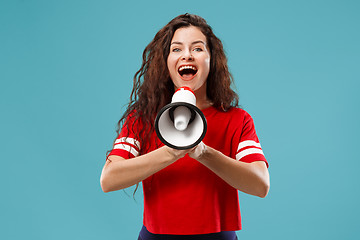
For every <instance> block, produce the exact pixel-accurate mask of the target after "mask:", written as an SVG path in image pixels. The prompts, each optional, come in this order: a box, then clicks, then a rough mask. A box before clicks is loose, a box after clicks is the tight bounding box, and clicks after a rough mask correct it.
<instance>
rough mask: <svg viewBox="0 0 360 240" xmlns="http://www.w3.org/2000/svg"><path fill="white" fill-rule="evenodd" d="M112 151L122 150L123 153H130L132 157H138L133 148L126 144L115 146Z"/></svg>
mask: <svg viewBox="0 0 360 240" xmlns="http://www.w3.org/2000/svg"><path fill="white" fill-rule="evenodd" d="M114 149H122V150H125V151H128V152H130V153H131V154H132V155H134V156H135V157H137V156H139V152H138V151H136V149H135V148H133V147H132V146H130V145H127V144H123V143H119V144H116V145H115V146H114Z"/></svg>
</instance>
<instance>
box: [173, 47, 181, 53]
mask: <svg viewBox="0 0 360 240" xmlns="http://www.w3.org/2000/svg"><path fill="white" fill-rule="evenodd" d="M171 51H172V52H180V51H181V50H180V48H173V49H172V50H171Z"/></svg>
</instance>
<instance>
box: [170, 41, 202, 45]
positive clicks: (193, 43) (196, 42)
mask: <svg viewBox="0 0 360 240" xmlns="http://www.w3.org/2000/svg"><path fill="white" fill-rule="evenodd" d="M198 43H202V44H204V45H205V46H206V43H204V42H203V41H201V40H198V41H195V42H192V43H191V45H195V44H198ZM173 44H179V45H183V43H182V42H172V43H171V44H170V45H173Z"/></svg>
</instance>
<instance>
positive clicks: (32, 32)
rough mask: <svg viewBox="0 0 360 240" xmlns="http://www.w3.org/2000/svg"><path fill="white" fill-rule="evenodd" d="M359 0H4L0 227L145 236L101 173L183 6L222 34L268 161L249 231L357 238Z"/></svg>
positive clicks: (84, 235) (138, 201)
mask: <svg viewBox="0 0 360 240" xmlns="http://www.w3.org/2000/svg"><path fill="white" fill-rule="evenodd" d="M359 11H360V2H359V1H355V0H354V1H350V0H342V1H340V0H339V1H333V0H328V1H326V0H323V1H321V0H304V1H288V0H274V1H266V0H258V1H243V0H239V1H209V0H203V1H193V0H190V1H188V0H184V1H115V0H107V1H96V0H88V1H86V0H71V1H70V0H64V1H54V0H43V1H40V0H0V80H1V85H0V109H1V118H0V121H1V124H0V148H1V151H0V159H1V167H0V169H1V170H0V171H1V174H0V183H1V198H0V202H1V204H0V229H1V230H0V238H1V239H44V240H49V239H53V240H57V239H59V240H63V239H87V240H90V239H107V240H112V239H113V240H115V239H124V240H127V239H129V240H131V239H137V235H138V231H139V230H140V227H141V225H142V211H143V198H142V194H141V190H140V191H138V192H137V193H136V195H135V200H134V199H133V197H132V192H133V188H130V189H128V190H126V191H118V192H113V193H103V192H102V191H101V188H100V184H99V178H100V173H101V169H102V166H103V164H104V162H105V153H106V151H107V150H109V149H110V148H111V146H112V141H113V139H114V138H115V137H116V135H115V127H116V123H117V121H118V119H119V118H120V117H121V115H122V113H123V112H124V110H125V107H124V106H125V105H126V104H127V102H128V99H129V95H130V92H131V89H132V78H133V75H134V73H135V72H136V71H137V70H138V69H139V67H140V64H141V55H142V51H143V50H144V48H145V46H146V45H147V44H148V43H149V42H150V41H151V39H152V38H153V37H154V35H155V33H156V32H157V31H158V30H159V29H160V28H161V27H162V26H164V25H165V24H166V23H167V22H168V21H170V20H171V19H172V18H173V17H175V16H177V15H179V14H182V13H185V12H189V13H194V14H198V15H201V16H203V17H204V18H205V19H206V20H207V21H208V23H209V24H210V25H211V26H212V27H213V29H214V32H215V33H216V34H217V36H218V37H219V38H220V39H221V40H222V41H223V43H224V47H225V50H226V53H227V56H228V60H229V67H230V70H231V72H232V74H233V76H234V79H235V84H236V89H237V92H238V94H239V95H240V103H241V105H242V107H243V108H244V109H245V110H246V111H248V112H249V113H250V114H251V115H252V116H253V118H254V120H255V126H256V130H257V132H258V135H259V138H260V141H261V143H262V147H263V149H264V152H265V155H266V157H267V159H268V161H269V163H270V168H269V171H270V175H271V190H270V193H269V195H268V196H267V197H266V198H265V199H260V198H257V197H253V196H249V195H246V194H243V193H239V194H240V205H241V211H242V217H243V230H241V231H239V232H237V234H238V237H239V239H292V240H303V239H327V240H330V239H355V238H357V237H358V236H359V227H360V221H359V214H360V208H359V202H360V199H359V198H360V187H359V180H360V178H359V168H360V164H359V162H360V159H359V157H358V155H357V150H356V149H357V148H358V147H357V145H358V144H359V134H360V129H359V123H360V110H359V109H360V106H359V103H360V101H359V100H360V98H359V93H358V92H359V87H360V84H359V81H360V78H359V68H360V57H359V56H360V47H359V46H360V44H359V43H360V34H359V32H360V31H359V24H360V17H359V16H360V15H359Z"/></svg>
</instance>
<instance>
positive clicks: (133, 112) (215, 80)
mask: <svg viewBox="0 0 360 240" xmlns="http://www.w3.org/2000/svg"><path fill="white" fill-rule="evenodd" d="M189 26H194V27H197V28H199V29H200V30H201V32H202V33H203V34H204V35H205V36H206V40H207V45H208V46H209V50H210V56H211V57H210V72H209V75H208V78H207V89H206V94H207V97H208V99H209V100H210V101H211V102H212V103H213V106H214V107H215V108H217V109H218V110H220V111H227V110H229V109H230V108H231V107H238V99H239V98H238V95H237V94H236V93H235V92H234V91H233V90H232V89H231V85H232V83H233V78H232V75H231V74H230V72H229V70H228V65H227V58H226V55H225V52H224V49H223V44H222V42H221V41H220V39H218V38H217V37H216V36H215V34H214V33H213V31H212V28H211V27H210V26H209V25H208V24H207V22H206V21H205V19H203V18H202V17H200V16H197V15H193V14H188V13H186V14H183V15H180V16H177V17H175V18H174V19H173V20H171V21H170V22H169V23H168V24H167V25H166V26H164V27H163V28H162V29H161V30H160V31H159V32H158V33H157V34H156V35H155V37H154V39H153V40H152V41H151V42H150V43H149V45H147V46H146V48H145V50H144V52H143V56H142V58H143V62H142V65H141V67H140V69H139V70H138V71H137V72H136V73H135V76H134V80H133V81H134V82H133V90H132V92H131V95H130V102H129V104H128V107H127V110H126V112H125V113H124V115H123V116H122V118H121V119H120V120H119V122H118V129H117V133H118V134H119V132H120V130H121V126H122V125H123V123H124V121H125V120H126V119H128V118H134V119H133V121H134V122H135V121H140V122H141V123H142V125H143V126H144V128H143V129H140V132H139V130H138V131H134V133H135V134H138V136H136V137H137V139H138V140H139V141H140V146H141V153H144V151H146V147H145V146H146V142H147V141H148V140H149V138H150V134H149V133H153V132H154V120H155V117H156V113H158V112H159V111H160V109H161V108H162V107H164V106H165V105H166V104H168V103H170V102H171V97H172V95H173V94H174V91H175V88H174V84H173V82H172V80H171V78H170V75H169V70H168V67H167V58H168V55H169V52H170V44H171V40H172V38H173V35H174V33H175V31H176V30H177V29H179V28H183V27H189ZM127 127H130V126H127ZM144 143H145V144H144Z"/></svg>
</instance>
